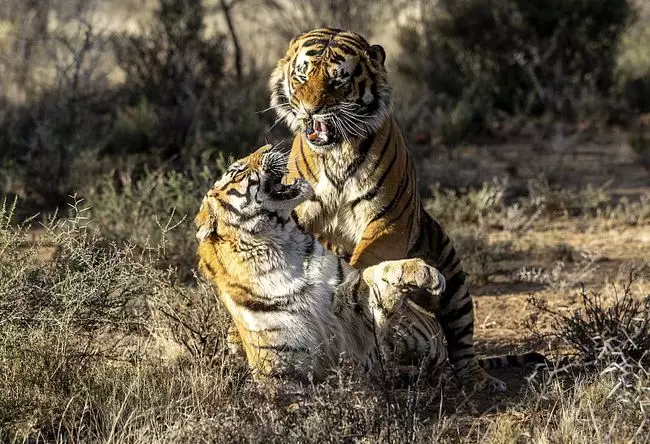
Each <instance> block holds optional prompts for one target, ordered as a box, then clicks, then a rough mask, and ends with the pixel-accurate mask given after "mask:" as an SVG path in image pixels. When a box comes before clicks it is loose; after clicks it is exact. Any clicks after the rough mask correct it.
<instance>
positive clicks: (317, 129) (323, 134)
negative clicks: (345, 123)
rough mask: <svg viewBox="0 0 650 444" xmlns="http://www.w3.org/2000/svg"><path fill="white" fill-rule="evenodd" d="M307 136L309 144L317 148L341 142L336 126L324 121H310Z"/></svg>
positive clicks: (306, 131) (306, 130)
mask: <svg viewBox="0 0 650 444" xmlns="http://www.w3.org/2000/svg"><path fill="white" fill-rule="evenodd" d="M305 135H306V136H307V140H308V141H309V143H311V144H312V145H315V146H325V145H331V144H333V143H336V142H338V140H339V137H338V134H337V132H336V129H335V128H334V125H332V123H331V122H327V121H325V120H323V119H315V118H313V119H310V120H308V121H307V128H306V129H305Z"/></svg>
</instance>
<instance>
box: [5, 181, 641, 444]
mask: <svg viewBox="0 0 650 444" xmlns="http://www.w3.org/2000/svg"><path fill="white" fill-rule="evenodd" d="M156 174H157V173H153V176H152V177H153V178H155V177H159V176H156ZM147 180H149V179H145V180H144V182H143V183H142V184H141V185H137V184H134V185H133V186H132V187H130V188H127V189H123V190H122V191H118V190H115V189H110V188H105V187H104V188H98V191H97V194H96V195H95V196H94V201H93V200H91V203H93V202H95V203H97V204H99V203H101V205H102V208H98V209H96V210H92V209H91V210H87V206H86V204H85V202H77V203H76V204H73V206H72V208H71V211H70V215H68V216H67V217H64V218H59V219H57V220H53V221H51V222H47V223H45V224H44V226H43V227H42V228H41V229H40V233H41V234H40V235H39V237H38V238H37V239H36V240H35V241H29V237H30V236H31V235H30V233H31V231H30V230H28V228H27V227H26V226H16V225H15V224H13V223H12V222H11V215H12V212H13V210H12V206H11V205H8V204H5V205H4V207H3V210H2V212H1V217H0V218H1V220H2V222H1V223H0V252H1V253H2V254H1V255H0V257H1V258H2V259H0V319H1V321H0V366H1V367H2V368H3V372H2V374H1V375H0V440H2V441H6V442H70V441H75V442H77V441H81V442H98V443H99V442H111V443H117V442H120V443H121V442H127V443H128V442H166V443H167V442H188V441H192V442H214V441H215V440H216V441H218V442H278V443H280V442H282V443H285V442H400V443H401V442H417V443H419V442H422V443H424V442H478V441H480V442H530V441H532V442H578V443H581V442H584V443H591V442H602V441H607V442H630V441H640V442H642V441H643V439H644V436H645V433H646V432H647V425H646V413H645V412H646V411H647V408H648V403H649V402H650V395H649V394H648V389H647V387H648V384H647V374H646V373H645V368H648V367H647V366H645V364H644V365H639V366H637V367H635V368H633V369H632V370H630V371H629V372H628V373H629V374H628V379H626V381H628V382H627V383H626V384H621V378H620V374H617V373H616V372H614V371H612V370H611V369H610V370H609V371H608V372H604V373H602V374H601V373H599V372H602V370H603V369H607V368H608V367H607V366H606V365H605V366H604V367H603V366H600V367H599V368H598V369H597V370H593V369H592V370H591V371H585V372H582V373H580V374H578V375H575V374H574V375H573V376H571V377H566V376H562V375H558V376H557V377H555V378H553V379H551V380H550V381H547V382H546V383H542V381H541V380H540V379H539V378H536V379H535V381H537V382H534V383H532V384H527V383H525V382H524V379H523V376H524V375H523V374H519V373H517V374H514V375H513V374H512V373H507V372H506V373H503V375H501V376H502V377H505V378H506V379H507V380H508V381H509V384H510V385H511V390H510V391H509V392H508V393H507V394H506V395H504V396H499V397H496V398H487V397H479V396H475V397H471V398H467V397H466V396H465V395H464V394H463V393H462V391H460V390H459V388H458V387H457V386H456V385H455V383H454V382H453V378H450V376H451V375H449V374H447V375H445V381H447V382H446V383H445V384H444V385H443V386H442V387H441V386H440V385H439V382H440V381H438V380H435V381H432V380H427V379H426V377H421V378H420V379H418V380H416V381H411V382H410V383H408V384H405V382H404V381H402V380H401V379H400V378H398V377H392V376H390V375H386V376H385V377H384V379H383V380H381V381H365V380H364V379H363V378H361V377H360V376H359V375H355V374H351V373H349V372H347V371H346V370H345V369H341V370H339V371H336V372H334V373H333V374H332V377H331V378H330V379H329V380H328V381H326V382H325V383H324V384H321V385H319V386H315V387H313V386H297V385H295V384H294V383H291V382H281V381H280V382H269V383H264V384H261V383H255V382H254V381H252V380H251V379H250V375H249V374H248V371H247V369H246V366H245V365H244V363H243V362H242V361H241V360H239V359H237V358H235V357H233V356H231V355H229V354H228V352H227V351H226V350H227V349H226V347H225V343H224V338H225V334H226V326H227V316H226V314H225V312H224V311H223V309H222V308H221V307H220V306H219V305H218V303H217V302H216V298H215V296H214V294H213V292H212V290H211V289H210V288H209V287H208V286H207V285H206V284H205V283H204V282H202V281H197V280H195V279H188V278H187V276H191V275H192V267H191V266H190V265H189V263H190V262H192V261H191V260H188V258H185V259H186V260H185V261H184V262H183V263H181V264H180V265H179V263H178V262H174V261H173V260H172V261H171V262H170V259H169V249H170V248H173V249H177V248H181V244H182V242H183V238H185V239H188V238H190V237H191V229H190V228H189V227H187V226H185V225H183V224H182V225H180V226H178V227H176V228H173V229H171V227H172V226H173V225H175V224H176V222H177V221H178V220H183V218H184V217H185V216H186V214H185V213H190V214H189V215H190V216H191V212H192V211H193V205H194V204H195V203H196V202H195V200H196V198H195V196H194V194H192V193H190V192H189V190H188V189H186V188H184V187H185V185H183V184H184V182H182V181H177V182H174V181H170V183H169V184H167V185H168V186H159V187H149V186H146V184H147V183H149V182H147ZM151 183H156V182H155V180H154V181H153V182H151ZM170 190H172V191H170ZM173 190H176V191H173ZM499 190H501V191H504V192H505V190H504V188H503V187H501V186H500V185H498V184H497V185H495V184H487V185H485V187H483V188H482V189H481V190H479V191H477V192H476V193H473V192H469V193H460V194H458V193H454V194H452V193H449V192H446V191H442V190H438V191H437V193H438V194H437V195H436V198H437V202H436V203H433V204H432V205H434V206H437V207H436V208H439V209H441V208H442V209H444V213H445V214H446V215H447V217H448V219H446V221H445V223H448V224H456V223H458V224H459V225H463V226H465V227H468V230H471V233H473V234H471V235H468V236H466V237H465V238H463V239H464V240H463V239H460V238H459V239H460V244H461V249H463V248H464V249H465V251H466V253H467V256H468V258H469V261H470V263H471V262H472V261H475V262H474V265H471V266H470V271H472V272H473V273H474V275H475V277H480V274H481V273H484V276H483V279H482V282H483V284H482V285H475V290H476V293H477V294H478V296H477V298H476V299H477V304H478V305H477V321H478V322H477V340H478V345H479V348H480V350H482V352H483V353H487V354H489V353H499V352H502V351H505V350H510V351H512V350H516V349H519V348H521V347H527V345H526V344H525V343H522V342H519V343H517V342H516V341H517V339H515V338H519V340H521V338H525V337H530V338H531V341H533V340H534V336H532V334H531V332H530V331H528V330H526V328H525V326H524V321H525V319H526V318H527V317H528V316H529V315H530V313H531V312H532V306H528V307H527V308H526V306H525V299H526V297H527V295H528V294H529V292H530V291H535V290H534V289H535V288H537V289H538V290H537V295H538V297H543V298H545V299H546V301H547V302H548V307H550V309H552V310H558V309H559V310H566V309H567V308H568V309H569V311H568V312H566V311H560V312H561V313H570V312H571V310H573V309H575V308H580V301H579V299H575V298H574V297H573V296H570V294H571V293H572V292H573V288H575V287H576V286H578V284H579V280H581V279H582V277H581V276H578V275H576V274H575V271H573V269H572V268H571V267H574V266H575V267H577V268H580V267H581V266H582V265H581V262H580V260H579V259H578V260H577V262H576V261H575V260H574V259H575V258H576V257H579V256H580V251H581V250H580V245H581V242H580V241H577V243H573V242H572V241H571V242H569V243H567V244H564V246H561V247H552V248H547V249H546V250H544V248H546V247H543V248H542V244H541V243H540V242H542V241H541V240H540V239H544V238H545V236H544V232H546V233H552V232H551V231H549V230H550V229H551V228H550V226H551V225H552V226H554V227H555V229H556V230H564V231H562V232H563V233H564V234H565V238H566V239H567V240H570V239H571V238H570V236H568V235H567V233H569V232H570V230H572V229H576V228H578V227H579V225H580V224H581V223H583V221H585V220H589V221H590V222H591V223H593V224H595V225H594V226H601V227H609V226H612V224H613V223H614V222H615V226H617V227H619V230H622V231H623V232H625V230H641V231H642V230H645V229H647V227H648V220H647V218H646V217H645V216H643V217H640V216H639V217H636V218H635V221H634V224H629V220H628V219H629V218H628V216H629V212H626V211H623V212H621V211H620V210H617V209H616V208H618V207H617V206H612V204H611V203H603V202H602V199H601V198H600V197H599V198H596V199H594V200H593V202H595V203H594V205H595V207H597V208H598V209H599V210H598V211H595V210H594V205H591V204H589V203H586V201H585V196H591V195H592V194H593V192H592V191H590V190H586V191H585V193H586V194H585V195H580V191H579V190H578V191H576V193H575V198H576V199H578V200H580V201H582V203H581V204H580V205H581V206H580V208H581V210H580V211H578V212H575V211H568V212H567V211H564V210H562V211H560V212H559V213H557V212H556V211H555V210H554V211H546V210H544V208H548V204H549V202H550V201H553V202H555V204H553V205H552V207H553V208H568V207H571V208H573V207H574V205H573V204H568V203H567V202H566V196H565V195H559V196H560V197H557V196H558V195H557V194H553V193H550V194H548V195H547V196H546V198H545V199H538V198H536V199H527V198H522V199H521V200H519V201H517V202H511V203H506V202H505V201H504V200H503V199H502V197H503V194H504V193H501V192H500V191H499ZM129 193H130V194H129ZM139 193H148V194H147V195H148V198H147V201H148V202H151V205H150V206H147V207H143V206H141V207H138V206H137V205H135V204H128V202H129V200H130V199H132V200H133V202H137V201H138V195H139ZM152 193H153V194H154V195H152ZM156 193H162V194H163V195H166V196H167V200H169V201H170V202H171V201H174V199H173V196H174V195H176V196H184V198H181V197H178V201H177V202H176V204H177V207H178V210H177V212H176V213H175V214H174V215H173V217H172V219H171V220H172V221H173V222H169V223H166V222H165V221H166V220H169V215H170V209H169V208H163V207H164V206H163V205H158V204H156V202H163V201H164V200H165V199H163V197H164V196H156V195H155V194H156ZM174 193H175V194H174ZM505 194H507V193H505ZM143 197H144V196H143ZM556 200H557V202H556ZM120 202H122V203H123V205H120ZM534 202H537V204H535V203H534ZM540 202H542V203H540ZM93 204H94V203H93ZM535 205H538V206H537V207H536V206H535ZM635 205H638V207H639V208H645V207H644V205H645V204H642V203H637V204H635ZM515 207H516V208H518V209H519V210H517V211H519V212H518V213H517V214H519V215H518V216H517V217H516V218H515V219H516V220H519V219H518V218H520V217H524V219H525V220H529V218H530V215H535V214H537V216H536V217H535V218H534V220H532V221H531V222H530V223H528V224H523V225H521V224H520V223H519V222H517V223H516V224H514V225H517V226H521V227H522V228H520V229H519V231H517V230H504V228H503V227H504V226H509V225H508V224H511V225H512V223H511V222H512V218H513V217H514V216H512V214H514V213H513V212H514V210H513V208H515ZM540 208H541V209H540ZM635 208H636V207H635ZM93 211H94V213H93ZM646 212H647V208H645V209H643V211H641V212H640V213H637V212H635V213H634V214H635V215H637V216H638V215H639V214H641V215H643V214H646ZM109 213H112V214H111V216H110V217H109ZM91 214H95V215H96V219H94V220H90V219H89V218H88V216H89V215H91ZM522 214H523V216H522ZM558 214H559V216H558ZM617 214H623V215H624V217H620V218H619V217H618V216H614V215H617ZM156 219H157V220H158V221H159V223H155V220H156ZM146 220H150V221H152V222H150V223H149V225H148V228H146V227H145V226H144V224H143V221H146ZM125 221H133V223H137V224H140V225H141V226H140V227H139V228H138V230H140V231H141V232H142V233H140V231H138V230H135V231H134V232H133V234H134V236H135V238H134V240H135V241H137V242H136V244H134V243H129V242H126V243H125V239H124V238H125V237H126V235H127V232H128V229H127V228H126V227H127V226H129V225H130V224H129V223H127V222H125ZM138 221H139V222H138ZM509 221H510V222H509ZM184 223H185V222H184ZM165 227H167V228H166V229H165ZM562 227H563V228H562ZM608 230H609V229H607V228H603V229H602V230H596V229H593V230H592V232H588V233H584V232H583V233H582V235H583V236H593V237H594V238H600V239H601V240H602V238H603V236H611V233H612V231H611V230H610V231H608ZM147 231H149V234H148V236H146V235H144V233H145V232H147ZM188 231H189V233H188ZM102 232H104V233H108V234H109V235H110V237H106V235H104V234H102ZM139 233H140V234H139ZM499 233H501V234H503V235H505V234H508V236H505V237H504V236H500V235H499ZM517 233H519V234H517ZM608 233H609V234H608ZM554 236H558V234H557V233H556V234H555V235H552V234H551V235H549V236H546V237H547V238H548V239H550V241H549V242H550V245H555V244H553V242H554V241H553V239H554ZM468 239H469V240H468ZM647 241H648V240H646V242H647ZM582 242H583V243H584V239H583V240H582ZM531 245H534V246H535V249H533V250H531V249H530V247H531ZM641 247H642V246H641ZM44 251H48V252H49V254H46V255H44V254H43V252H44ZM615 251H616V248H614V247H611V248H610V250H608V251H606V252H605V254H607V255H608V257H609V259H610V260H615V259H616V254H615ZM185 254H188V255H189V254H190V252H189V251H188V252H187V253H185ZM631 254H632V255H634V254H635V253H631ZM624 259H625V261H628V262H629V257H624ZM560 260H561V261H564V262H566V263H567V268H564V269H560V270H559V271H557V272H556V274H557V276H558V277H557V279H560V280H564V281H566V282H567V284H566V285H557V284H556V283H555V282H554V281H548V282H546V281H545V282H539V283H536V284H534V285H533V286H529V287H526V286H524V287H523V289H522V288H519V289H517V287H516V286H517V285H519V284H518V283H517V282H521V280H520V279H519V278H517V273H518V272H519V270H521V264H522V263H524V264H531V263H533V264H537V265H538V266H539V268H540V269H547V270H551V271H549V272H552V270H554V268H553V267H555V265H554V264H555V263H556V262H557V261H560ZM625 261H624V262H625ZM638 262H639V261H637V264H636V266H637V269H639V270H640V271H641V273H642V277H643V276H644V275H643V273H644V272H647V269H645V270H644V269H643V267H642V266H641V265H640V264H639V263H638ZM170 263H171V264H173V266H172V268H169V266H170ZM622 263H623V262H621V265H622ZM477 264H478V265H477ZM481 264H482V265H481ZM481 267H487V268H485V269H482V268H481ZM545 267H546V268H545ZM590 267H592V268H591V271H592V273H591V274H590V275H589V276H588V279H586V284H587V285H590V286H591V287H590V288H603V286H604V288H610V287H609V286H608V285H606V283H607V282H609V281H610V280H612V279H616V276H615V275H611V273H610V274H607V273H605V272H604V271H603V269H602V261H598V260H595V261H593V262H592V263H591V265H590ZM179 269H181V270H183V273H181V275H183V276H185V279H183V280H179V279H178V276H179V273H178V272H179ZM646 279H647V278H646ZM478 280H479V281H481V279H478ZM647 282H648V281H647V280H644V279H643V278H641V279H640V280H639V281H637V282H636V283H635V284H634V285H633V286H632V287H630V289H631V290H630V294H631V297H633V298H638V297H639V296H643V295H644V294H646V293H645V292H646V291H648V289H649V286H648V285H647ZM479 283H481V282H479ZM522 284H525V285H532V284H528V283H525V282H524V283H522ZM499 288H501V290H499ZM504 289H505V291H506V293H507V292H510V293H509V294H511V296H509V295H507V294H505V293H504ZM499 294H503V296H498V295H499ZM605 294H607V295H609V294H610V292H609V290H608V291H606V293H605ZM491 295H494V296H497V299H494V300H486V297H488V296H491ZM490 299H492V298H490ZM571 301H573V303H571ZM603 301H604V302H603V310H605V309H606V307H609V306H611V304H612V303H614V302H615V300H614V299H612V298H604V299H603ZM567 303H568V304H569V305H567ZM562 307H565V308H562ZM495 310H496V311H495ZM490 313H492V314H490ZM552 320H553V319H552V317H549V316H548V315H547V316H546V317H544V316H540V317H539V318H538V324H537V326H538V327H539V328H538V330H540V331H542V332H543V333H545V334H547V335H550V336H548V337H545V338H542V339H538V340H537V341H538V342H537V347H541V348H542V349H544V348H547V347H553V350H560V349H564V350H567V347H568V346H567V344H566V343H564V344H563V342H562V340H561V339H562V338H561V337H560V336H558V332H561V331H562V329H561V328H560V327H561V326H562V325H564V326H566V325H569V326H570V324H567V323H563V324H562V323H561V324H558V326H556V327H554V328H551V327H552V325H553V324H552ZM584 324H585V323H584V322H582V323H579V324H578V325H584ZM530 344H533V342H530ZM528 346H530V345H528ZM548 351H550V349H547V352H548ZM583 355H584V353H583ZM612 356H613V355H612ZM609 362H610V363H616V362H617V361H616V360H614V359H613V358H612V359H610V361H609ZM585 369H587V368H586V367H585Z"/></svg>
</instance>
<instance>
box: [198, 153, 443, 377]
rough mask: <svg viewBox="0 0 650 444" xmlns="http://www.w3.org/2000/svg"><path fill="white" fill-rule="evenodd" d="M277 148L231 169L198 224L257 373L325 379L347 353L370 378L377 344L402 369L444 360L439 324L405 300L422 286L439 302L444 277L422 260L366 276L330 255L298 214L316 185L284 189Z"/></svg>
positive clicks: (203, 261)
mask: <svg viewBox="0 0 650 444" xmlns="http://www.w3.org/2000/svg"><path fill="white" fill-rule="evenodd" d="M269 147H270V145H267V146H264V147H262V148H260V149H259V150H257V151H256V152H255V153H253V154H251V155H250V156H248V157H246V158H245V159H241V160H239V161H237V162H235V163H234V164H232V165H231V166H230V168H229V169H228V171H227V172H226V174H224V176H223V177H222V178H221V179H220V180H219V181H217V182H216V183H215V184H214V186H213V187H212V188H211V189H210V191H209V192H208V194H207V196H206V197H205V198H204V200H203V203H202V205H201V209H200V210H199V213H198V214H197V216H196V219H195V222H196V225H197V229H198V232H197V238H198V239H199V241H200V242H199V247H198V256H199V268H200V270H201V272H202V273H203V274H204V275H205V276H206V277H207V278H208V279H209V280H210V281H211V282H212V283H213V284H214V285H215V286H216V287H217V289H218V293H219V298H220V300H221V301H222V303H223V304H224V305H225V307H226V309H227V310H228V312H229V313H230V315H231V317H232V319H233V321H234V323H235V326H236V328H237V330H238V332H239V335H240V337H241V340H242V344H243V347H244V349H245V352H246V356H247V358H248V362H249V364H250V366H251V368H252V369H253V370H254V372H255V374H257V375H278V374H280V375H282V374H290V375H293V376H299V377H307V376H308V375H311V376H313V377H314V378H316V379H320V378H322V377H323V376H324V374H325V372H326V371H327V369H328V368H330V367H332V365H334V364H335V363H337V362H338V361H339V359H340V357H341V355H342V354H344V355H346V356H348V357H349V358H351V359H352V360H353V362H356V363H359V364H362V365H364V366H365V368H366V369H367V370H370V371H372V370H374V369H376V368H377V366H375V363H376V361H377V359H378V358H379V353H378V352H379V350H377V347H376V344H378V343H381V344H382V346H383V347H385V349H384V351H390V353H391V357H394V359H396V362H399V363H403V364H409V363H421V362H422V361H427V364H428V366H430V367H434V368H435V367H438V366H439V365H440V364H441V363H442V362H444V361H445V359H446V353H445V348H444V345H443V342H442V341H443V335H442V331H441V330H440V327H439V325H438V322H437V320H436V319H435V317H433V316H432V315H430V314H427V313H426V312H424V310H422V309H419V308H418V307H417V306H416V305H415V304H414V303H413V302H411V301H405V298H406V297H407V295H408V292H409V291H411V290H412V289H420V290H425V291H427V292H428V293H429V294H430V298H431V299H432V300H435V299H436V298H437V297H438V296H439V295H440V294H441V293H442V291H443V290H444V288H445V281H444V278H443V277H442V275H441V274H440V273H439V272H438V271H437V270H436V269H435V268H433V267H431V266H429V265H426V264H425V263H424V261H422V260H420V259H407V260H399V261H387V262H382V263H380V264H378V265H375V266H372V267H369V268H366V269H365V270H363V271H359V270H355V269H354V268H352V267H351V266H349V265H348V264H347V263H345V262H344V261H343V260H342V259H340V258H338V257H337V256H335V255H334V254H333V253H331V252H329V251H328V250H326V249H325V248H324V247H323V246H322V245H321V244H320V243H319V242H317V241H316V240H315V239H314V237H313V236H312V235H311V234H308V233H305V232H303V231H302V230H300V229H299V227H298V226H297V225H296V223H295V222H294V220H293V219H292V217H291V212H292V210H293V209H294V208H295V207H296V206H297V205H298V204H300V203H302V202H304V201H305V200H307V199H309V198H311V197H312V196H313V191H312V189H311V187H310V186H309V184H308V183H307V182H306V181H304V180H301V179H298V180H296V181H295V182H294V183H292V184H290V185H283V184H282V173H283V172H284V170H285V167H286V160H287V159H286V156H285V157H283V156H282V155H281V154H280V153H277V152H272V151H270V150H269ZM377 341H380V342H377Z"/></svg>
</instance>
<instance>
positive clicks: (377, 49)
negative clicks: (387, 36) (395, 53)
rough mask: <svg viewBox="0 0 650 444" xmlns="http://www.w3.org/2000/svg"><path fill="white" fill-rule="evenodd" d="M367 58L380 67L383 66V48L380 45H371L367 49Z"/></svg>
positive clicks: (384, 52) (384, 54)
mask: <svg viewBox="0 0 650 444" xmlns="http://www.w3.org/2000/svg"><path fill="white" fill-rule="evenodd" d="M367 52H368V56H370V58H371V59H372V60H374V61H375V62H377V63H378V64H379V65H380V66H384V62H385V61H386V51H384V48H383V47H382V46H381V45H372V46H371V47H370V48H368V51H367Z"/></svg>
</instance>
